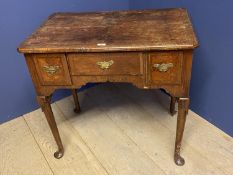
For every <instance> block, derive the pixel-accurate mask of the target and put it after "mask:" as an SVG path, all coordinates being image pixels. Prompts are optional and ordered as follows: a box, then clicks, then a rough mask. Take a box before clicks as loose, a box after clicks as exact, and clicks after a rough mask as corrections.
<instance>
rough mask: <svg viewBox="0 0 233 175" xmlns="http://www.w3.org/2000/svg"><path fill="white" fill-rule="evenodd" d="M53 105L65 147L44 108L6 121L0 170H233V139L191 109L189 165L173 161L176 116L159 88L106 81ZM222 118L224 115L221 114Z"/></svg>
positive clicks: (206, 174) (132, 174) (9, 173)
mask: <svg viewBox="0 0 233 175" xmlns="http://www.w3.org/2000/svg"><path fill="white" fill-rule="evenodd" d="M79 96H80V103H81V108H82V112H81V113H80V114H75V113H74V112H73V101H72V98H71V97H68V98H65V99H63V100H61V101H58V102H56V103H55V104H53V110H54V114H55V116H56V120H57V123H58V127H59V130H60V134H61V137H62V140H63V143H64V147H65V155H64V157H63V158H62V159H60V160H56V159H55V158H53V152H54V151H55V150H56V145H55V142H54V140H53V138H52V135H51V132H50V130H49V127H48V125H47V123H46V121H45V117H44V116H43V113H42V112H41V110H36V111H33V112H31V113H29V114H26V115H24V116H22V117H19V118H17V119H15V120H12V121H10V122H7V123H4V124H2V125H0V175H14V174H20V175H32V174H33V175H36V174H39V175H47V174H60V175H160V174H167V175H175V174H177V175H178V174H179V175H192V174H193V175H222V174H224V175H232V174H233V138H231V137H230V136H228V135H226V134H225V133H223V132H222V131H221V130H219V129H217V128H216V127H214V126H213V125H211V124H210V123H208V122H207V121H205V120H203V119H202V118H201V117H199V116H198V115H197V114H195V113H194V112H192V111H189V115H188V118H187V125H186V130H185V135H184V140H183V149H182V155H183V156H184V157H185V159H186V164H185V166H183V167H178V166H176V165H175V164H174V163H173V149H174V140H175V128H176V116H174V117H171V116H170V115H169V114H168V107H169V97H168V96H167V95H165V94H163V93H162V92H161V91H158V90H139V89H137V88H135V87H133V86H131V85H126V84H121V85H119V84H117V85H116V84H115V85H112V84H103V85H98V86H95V87H93V88H90V89H88V90H86V91H84V92H82V93H79ZM219 117H221V116H219Z"/></svg>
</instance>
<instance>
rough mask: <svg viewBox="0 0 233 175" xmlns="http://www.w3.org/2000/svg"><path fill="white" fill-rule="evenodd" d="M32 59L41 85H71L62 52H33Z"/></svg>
mask: <svg viewBox="0 0 233 175" xmlns="http://www.w3.org/2000/svg"><path fill="white" fill-rule="evenodd" d="M33 61H34V63H35V67H36V71H37V74H38V77H39V79H40V82H41V84H42V85H71V78H70V74H69V69H68V65H67V61H66V57H65V55H64V54H35V55H34V56H33Z"/></svg>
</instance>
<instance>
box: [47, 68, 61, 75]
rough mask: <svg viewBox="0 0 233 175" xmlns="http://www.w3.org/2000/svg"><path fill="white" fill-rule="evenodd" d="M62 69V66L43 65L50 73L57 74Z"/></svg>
mask: <svg viewBox="0 0 233 175" xmlns="http://www.w3.org/2000/svg"><path fill="white" fill-rule="evenodd" d="M59 69H60V66H43V70H44V71H45V72H47V73H48V74H50V75H53V74H55V73H56V72H57V71H58V70H59Z"/></svg>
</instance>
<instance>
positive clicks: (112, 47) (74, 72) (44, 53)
mask: <svg viewBox="0 0 233 175" xmlns="http://www.w3.org/2000/svg"><path fill="white" fill-rule="evenodd" d="M99 43H104V44H101V45H100V44H99ZM197 45H198V43H197V40H196V37H195V34H194V32H193V29H192V25H191V23H190V21H189V18H188V14H187V11H186V10H185V9H166V10H145V11H118V12H99V13H56V14H53V15H52V16H50V17H49V19H48V20H47V21H46V22H45V23H44V24H43V25H42V26H41V27H40V28H39V29H38V30H37V31H36V32H35V33H34V34H33V35H32V36H31V37H29V38H28V39H27V40H26V41H24V42H23V43H22V44H21V45H20V47H19V48H18V50H19V52H21V53H24V55H25V58H26V62H27V65H28V68H29V71H30V74H31V77H32V80H33V83H34V85H35V89H36V92H37V99H38V102H39V104H40V106H41V108H42V110H43V112H44V113H45V116H46V118H47V121H48V124H49V126H50V128H51V131H52V133H53V136H54V138H55V141H56V143H57V145H58V151H57V152H55V154H54V156H55V157H56V158H61V157H62V156H63V154H64V149H63V145H62V142H61V139H60V135H59V132H58V129H57V125H56V122H55V119H54V116H53V112H52V109H51V106H50V100H51V96H52V94H53V92H54V91H55V90H56V89H61V88H69V89H72V94H73V97H74V102H75V112H80V105H79V101H78V96H77V91H76V89H77V88H79V87H81V86H83V85H85V84H86V83H88V82H106V81H110V82H127V83H132V84H134V85H135V86H137V87H139V88H145V89H154V88H163V89H165V90H166V91H167V92H168V93H169V94H170V95H171V103H170V113H171V114H172V115H174V114H175V103H176V102H178V116H177V131H176V142H175V152H174V160H175V163H176V164H177V165H183V164H184V159H183V158H182V157H181V156H180V148H181V141H182V136H183V131H184V126H185V120H186V115H187V112H188V108H189V84H190V77H191V67H192V57H193V49H194V48H195V47H197Z"/></svg>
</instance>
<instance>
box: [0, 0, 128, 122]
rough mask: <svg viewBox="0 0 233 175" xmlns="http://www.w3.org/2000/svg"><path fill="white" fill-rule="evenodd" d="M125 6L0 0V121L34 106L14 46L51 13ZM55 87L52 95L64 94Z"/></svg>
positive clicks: (107, 0) (76, 0)
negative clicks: (55, 90) (55, 91)
mask: <svg viewBox="0 0 233 175" xmlns="http://www.w3.org/2000/svg"><path fill="white" fill-rule="evenodd" d="M121 9H128V1H125V0H94V1H93V0H69V1H67V0H59V1H54V0H37V1H32V0H21V1H19V0H0V82H1V84H0V123H1V122H4V121H7V120H10V119H12V118H14V117H17V116H19V115H22V114H24V113H27V112H29V111H32V110H34V109H36V108H37V103H36V100H35V91H34V88H33V85H32V82H31V79H30V76H29V73H28V70H27V67H26V64H25V60H24V57H23V55H21V54H19V53H17V51H16V48H17V46H18V45H19V44H20V42H22V41H23V40H24V39H25V38H26V37H27V36H28V35H30V34H31V33H32V32H33V31H34V30H35V29H36V28H37V27H38V26H39V25H40V24H41V22H42V21H44V20H45V19H46V18H47V17H48V16H49V15H50V14H51V13H53V12H57V11H74V12H75V11H100V10H105V11H106V10H121ZM67 94H68V92H67V91H59V92H58V93H56V94H55V99H58V98H61V97H63V96H64V95H67Z"/></svg>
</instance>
